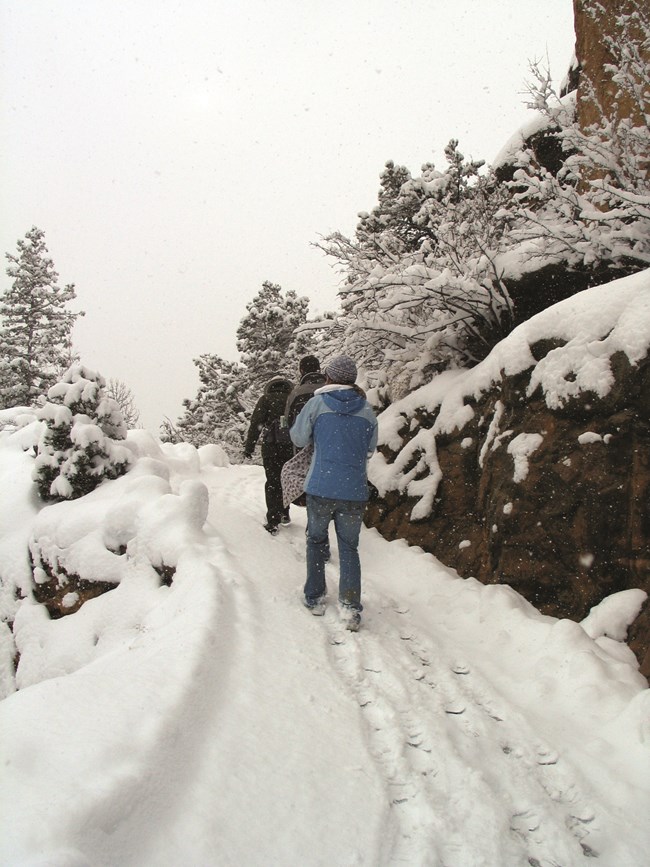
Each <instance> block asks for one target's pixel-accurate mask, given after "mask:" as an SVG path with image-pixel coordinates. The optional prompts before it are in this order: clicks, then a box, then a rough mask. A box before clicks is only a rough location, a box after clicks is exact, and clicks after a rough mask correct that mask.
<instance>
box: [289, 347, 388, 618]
mask: <svg viewBox="0 0 650 867" xmlns="http://www.w3.org/2000/svg"><path fill="white" fill-rule="evenodd" d="M325 374H326V377H327V381H326V384H325V386H323V387H322V388H319V389H318V390H317V391H316V393H315V394H314V396H313V397H312V398H311V399H310V400H309V402H308V403H307V404H306V405H305V406H304V407H303V409H302V411H301V412H300V415H299V416H298V418H297V419H296V422H295V424H294V425H293V427H292V428H291V439H292V440H293V443H294V445H296V446H298V447H299V448H305V446H307V445H309V444H310V443H312V444H313V446H314V456H313V458H312V461H311V465H310V467H309V470H308V472H307V478H306V479H305V485H304V488H305V493H306V494H307V580H306V582H305V588H304V593H305V599H304V604H305V605H306V607H307V608H309V609H310V610H311V611H312V613H313V614H322V613H323V612H324V597H325V593H326V584H325V561H326V556H327V530H328V527H329V524H330V521H332V520H333V521H334V529H335V530H336V537H337V539H338V546H339V562H340V578H339V604H340V606H341V619H342V620H343V621H344V623H345V625H346V627H347V628H348V629H351V630H356V629H358V628H359V623H360V620H361V611H362V607H363V606H362V605H361V566H360V562H359V550H358V548H359V534H360V532H361V524H362V521H363V513H364V510H365V505H366V501H367V499H368V476H367V469H366V467H367V462H368V458H369V456H370V455H371V454H372V453H373V452H374V450H375V448H376V446H377V419H376V418H375V414H374V412H373V411H372V407H371V406H370V404H369V403H368V401H367V400H366V399H365V397H363V393H362V392H361V390H360V389H358V388H357V386H355V384H354V383H355V380H356V377H357V368H356V365H355V363H354V361H353V360H352V359H351V358H349V357H348V356H347V355H339V356H337V357H336V358H333V359H332V360H331V361H330V362H329V364H328V365H327V367H326V368H325Z"/></svg>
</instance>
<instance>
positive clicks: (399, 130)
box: [0, 0, 574, 429]
mask: <svg viewBox="0 0 650 867" xmlns="http://www.w3.org/2000/svg"><path fill="white" fill-rule="evenodd" d="M0 14H1V18H0V74H1V86H2V109H1V111H2V115H1V117H0V160H1V176H0V183H1V184H2V204H1V208H2V212H1V219H0V252H2V253H4V252H15V250H16V241H17V239H18V238H22V237H24V235H25V232H26V231H27V230H28V229H29V228H30V227H31V226H32V225H37V226H39V227H40V228H41V229H43V230H44V231H45V237H46V242H47V245H48V248H49V251H50V255H51V256H52V258H53V260H54V264H55V267H56V269H57V270H58V272H59V274H60V279H61V282H65V283H68V282H72V283H75V285H76V287H77V293H78V305H79V307H81V308H83V309H84V310H85V311H86V316H85V318H84V319H81V320H79V322H78V324H77V325H76V327H75V331H74V342H75V346H76V348H77V349H78V351H79V352H80V353H81V358H82V361H83V362H84V363H85V364H87V365H88V366H89V367H91V368H94V369H96V370H99V371H100V372H101V373H102V374H103V375H104V376H105V377H106V378H109V377H114V378H117V379H121V380H123V381H124V382H126V383H127V385H129V386H130V387H131V389H132V390H133V392H134V394H135V397H136V402H137V404H138V406H139V408H140V410H141V412H142V415H143V421H144V422H145V424H146V425H147V426H149V427H151V428H153V429H156V428H157V426H158V425H159V424H160V422H161V421H162V418H163V416H169V417H171V418H172V419H176V418H177V417H178V415H179V414H180V412H181V409H182V407H181V402H182V399H183V398H185V397H193V396H194V395H195V393H196V390H197V387H198V376H197V375H196V369H195V367H194V365H193V363H192V359H193V358H194V357H196V356H198V355H199V354H201V353H204V352H214V353H217V354H220V355H222V356H224V357H226V358H230V359H235V358H237V353H236V349H235V331H236V328H237V325H238V324H239V321H240V319H241V318H242V316H243V315H244V314H245V305H246V303H247V302H248V301H249V300H251V299H252V298H253V297H254V295H255V294H256V293H257V292H258V291H259V289H260V288H261V284H262V282H263V281H264V280H271V281H273V282H275V283H280V284H281V285H282V287H283V288H284V289H295V290H296V291H297V292H298V293H299V294H304V295H307V296H308V297H310V298H311V299H312V307H311V310H312V312H318V311H322V310H325V309H333V308H334V307H335V306H336V288H337V283H338V279H339V278H338V277H337V274H336V272H334V271H333V270H332V267H331V265H330V263H329V262H328V261H327V260H326V259H325V258H324V257H323V255H322V254H321V253H320V252H319V251H318V250H316V249H314V248H313V247H312V246H311V244H312V242H314V241H315V240H317V238H318V236H319V235H320V234H327V233H328V232H330V231H333V230H335V229H340V230H341V231H343V232H345V233H351V232H352V231H353V229H354V225H355V223H356V215H357V213H358V212H359V211H361V210H369V209H370V208H371V207H372V206H373V205H374V204H375V203H376V194H377V190H378V187H379V180H378V179H379V174H380V172H381V170H382V167H383V165H384V163H385V162H386V160H388V159H394V160H395V162H397V163H400V164H404V165H406V166H408V167H409V169H411V171H413V172H417V171H418V170H419V168H420V166H421V164H422V163H423V162H425V161H428V160H432V159H433V160H434V161H435V162H436V164H439V165H440V166H443V164H444V160H443V157H442V150H443V148H444V145H445V144H446V143H447V141H448V140H449V139H450V138H452V137H455V138H458V139H460V149H461V151H462V152H463V153H465V155H466V156H472V157H474V158H477V159H478V158H481V159H485V160H487V161H488V162H490V161H491V160H492V159H493V158H494V157H495V156H496V154H497V152H498V151H499V150H500V148H501V146H502V145H503V144H504V142H505V140H507V139H508V138H509V136H510V135H511V133H513V132H514V131H515V130H516V129H517V127H518V126H519V125H520V124H521V122H522V121H523V120H525V119H526V116H527V114H526V109H525V107H524V104H523V103H524V96H523V89H524V88H523V84H524V81H525V80H526V79H527V78H528V77H529V75H528V62H529V60H532V59H544V58H546V57H548V60H549V62H550V67H551V71H552V74H553V77H554V79H555V80H556V82H559V81H560V80H561V79H562V78H563V77H564V74H565V72H566V69H567V67H568V64H569V61H570V59H571V55H572V52H573V45H574V31H573V10H572V2H571V0H545V2H544V3H543V4H542V3H540V2H539V0H498V2H494V3H490V4H488V3H485V0H455V2H454V3H450V2H449V0H273V2H266V0H236V2H235V0H182V2H179V0H129V2H124V0H0ZM8 286H9V278H8V277H6V275H4V268H3V271H2V275H1V276H0V290H2V291H4V290H6V289H7V288H8Z"/></svg>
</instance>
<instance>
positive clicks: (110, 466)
mask: <svg viewBox="0 0 650 867" xmlns="http://www.w3.org/2000/svg"><path fill="white" fill-rule="evenodd" d="M105 386H106V382H105V380H104V378H103V377H102V376H100V375H99V374H98V373H95V372H94V371H92V370H89V369H88V368H86V367H83V366H82V365H80V364H77V365H73V366H72V367H71V368H70V369H69V370H68V371H66V373H65V374H64V376H63V379H62V380H61V382H59V383H57V384H56V385H54V386H52V388H50V390H49V391H48V395H47V398H48V402H47V403H46V404H45V405H44V407H43V408H42V409H41V410H40V412H39V417H40V418H41V419H42V420H43V421H45V430H44V432H43V434H42V435H41V439H40V441H39V443H38V446H37V453H36V461H35V465H34V480H35V482H36V485H37V488H38V492H39V494H40V496H41V498H42V499H43V500H74V499H76V498H77V497H82V496H84V494H88V493H90V491H92V490H94V489H95V488H96V487H97V485H99V483H100V482H102V481H103V480H104V479H116V478H118V476H121V475H123V474H124V473H125V472H126V471H127V470H128V468H129V466H130V464H131V457H132V456H131V452H130V451H129V450H128V449H127V448H126V447H125V446H124V445H122V444H121V442H122V441H123V440H124V439H125V438H126V425H125V424H124V419H123V417H122V413H121V412H120V408H119V406H118V405H117V403H116V402H115V401H114V400H113V399H112V398H110V397H107V396H106V393H105Z"/></svg>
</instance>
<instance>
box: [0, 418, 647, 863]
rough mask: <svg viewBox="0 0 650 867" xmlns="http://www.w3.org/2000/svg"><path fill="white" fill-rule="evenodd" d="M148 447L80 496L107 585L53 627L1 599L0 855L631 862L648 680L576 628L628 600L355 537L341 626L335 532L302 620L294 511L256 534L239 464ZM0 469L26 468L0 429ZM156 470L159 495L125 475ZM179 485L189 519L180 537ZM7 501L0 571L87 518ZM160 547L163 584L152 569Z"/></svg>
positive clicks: (254, 498) (258, 518)
mask: <svg viewBox="0 0 650 867" xmlns="http://www.w3.org/2000/svg"><path fill="white" fill-rule="evenodd" d="M143 436H144V435H143V434H139V437H140V449H141V451H142V450H143V443H144V440H143ZM155 451H156V450H155V448H154V447H153V446H150V448H149V455H148V456H144V457H142V458H141V459H140V461H139V462H138V464H137V466H136V473H135V475H134V476H133V477H132V479H131V481H127V480H128V479H129V476H131V473H129V474H127V476H126V477H124V478H123V479H120V480H117V481H115V482H108V483H105V484H104V485H102V486H101V488H100V489H98V491H97V492H95V493H96V494H97V497H96V498H95V500H92V501H90V502H91V504H92V503H93V502H95V503H96V502H97V498H99V497H100V496H101V497H102V498H103V502H104V503H105V514H106V516H107V517H106V519H105V521H104V523H103V525H102V526H101V530H102V532H103V533H107V532H108V531H109V530H111V531H114V530H115V528H116V527H122V528H123V527H126V526H127V525H128V526H133V527H135V528H136V531H138V528H139V532H140V538H138V537H137V536H136V537H134V539H132V540H131V541H130V542H129V546H128V549H127V553H126V554H125V555H123V559H122V560H120V563H121V564H122V565H121V567H120V568H121V569H122V571H121V573H120V575H121V580H120V583H119V585H118V586H117V587H116V589H115V590H113V591H110V592H109V593H106V594H104V595H103V596H100V597H98V598H96V599H94V600H91V601H89V602H86V603H85V604H84V605H83V606H82V607H81V608H80V609H79V610H78V611H77V612H76V613H74V614H70V615H68V616H66V617H63V618H61V619H58V620H50V619H49V618H48V616H47V614H46V612H45V611H44V609H43V608H42V606H40V605H36V604H34V603H33V602H31V601H30V600H29V599H27V600H24V601H23V602H22V603H20V605H19V608H18V612H17V616H16V628H15V631H16V641H17V644H18V648H19V650H20V654H21V656H20V665H19V668H18V675H17V684H18V686H19V689H18V691H16V692H14V693H12V694H10V695H9V696H8V697H7V698H6V699H5V700H4V701H3V702H2V703H0V750H1V752H2V767H3V773H2V780H1V783H0V785H1V787H2V788H1V802H0V824H1V826H2V833H1V834H0V863H1V864H2V865H7V867H9V865H10V867H18V865H20V867H24V865H30V867H36V865H39V867H45V865H47V867H81V865H84V867H85V865H93V867H99V865H120V867H124V865H133V867H136V865H137V867H143V865H144V867H146V865H152V867H153V865H155V867H172V865H174V867H176V865H201V867H208V865H220V867H221V865H228V867H230V865H232V867H235V865H237V867H242V865H250V867H257V865H259V867H263V865H264V867H265V865H271V864H272V865H302V867H316V865H318V867H321V865H322V867H326V865H327V867H332V865H337V867H353V865H355V867H356V865H369V867H378V865H396V864H407V865H432V867H433V865H445V867H479V865H484V867H509V865H513V867H514V865H525V867H527V865H533V867H551V865H555V867H557V865H562V867H573V865H583V864H589V865H592V864H598V865H601V867H642V865H645V864H646V863H647V862H648V854H649V853H650V838H649V835H648V825H647V816H648V807H649V806H650V785H649V782H648V781H649V779H650V775H648V774H647V770H648V768H649V767H650V765H649V761H650V723H649V721H648V711H649V710H650V701H649V696H650V692H649V691H648V689H647V683H646V681H645V680H644V679H643V678H642V677H641V676H640V675H639V674H638V671H637V668H636V662H635V659H634V657H633V655H632V654H631V652H630V651H629V650H628V649H627V647H626V646H625V645H624V644H623V643H620V642H617V641H613V640H612V639H610V638H599V637H598V636H599V635H603V632H604V631H608V632H609V633H610V634H615V632H616V630H618V632H619V633H620V634H621V637H622V636H623V635H624V632H625V629H624V624H625V622H627V620H629V616H630V608H631V607H632V608H634V607H635V606H636V607H638V604H639V601H640V599H639V598H637V597H634V598H633V597H630V596H629V595H628V594H619V596H618V597H612V598H610V599H609V600H607V605H605V606H603V608H602V609H601V610H600V611H598V612H594V613H593V614H592V615H591V618H590V622H589V623H585V627H584V628H583V627H582V626H581V625H579V624H577V623H573V622H571V621H566V620H564V621H558V620H555V619H553V618H549V617H544V616H542V615H541V614H539V613H538V612H537V611H536V610H535V609H534V608H533V607H532V606H531V605H529V604H528V603H527V602H525V601H524V600H523V599H522V597H520V596H519V595H518V594H517V593H515V592H514V591H513V590H511V589H509V588H507V587H505V586H498V585H497V586H483V585H481V584H479V583H478V582H476V581H474V580H473V579H468V580H463V579H460V578H458V577H457V576H456V575H455V573H453V572H452V571H450V570H449V569H447V568H445V567H444V566H443V565H441V564H440V563H439V562H437V561H436V560H435V559H434V558H433V557H431V556H430V555H427V554H424V553H423V552H422V551H420V550H419V549H415V548H408V547H407V546H406V544H405V543H403V542H391V543H389V542H386V541H385V540H383V539H382V538H381V537H380V536H379V535H378V534H377V533H376V532H375V531H371V530H365V531H364V532H363V534H362V569H363V602H364V605H365V610H364V616H363V625H362V629H361V631H360V632H359V633H357V634H353V633H349V632H347V631H346V630H344V629H343V627H342V626H341V623H340V621H339V618H338V613H337V610H336V604H335V599H336V575H337V562H338V558H337V553H336V547H335V546H334V551H333V557H332V562H331V563H330V564H329V565H328V567H327V568H328V576H327V577H328V585H329V589H330V605H329V607H328V610H327V612H326V614H325V616H324V617H323V618H316V617H312V616H311V615H310V614H309V613H308V612H307V611H305V610H304V609H303V607H302V605H301V597H300V590H301V584H302V581H303V579H304V569H305V554H304V544H305V535H304V531H305V515H304V510H299V509H296V508H294V509H293V510H292V512H293V519H294V520H293V524H292V525H291V526H289V527H286V528H282V532H281V533H280V535H279V536H277V537H276V538H272V537H270V536H269V535H268V534H267V533H265V532H264V530H263V529H262V526H261V525H262V520H263V515H264V506H263V474H262V471H261V469H260V468H257V467H251V466H232V467H230V466H221V467H216V466H213V465H211V463H210V461H205V460H204V461H200V460H199V459H198V457H197V455H196V453H194V454H193V455H192V453H191V450H190V449H189V448H188V447H187V446H184V447H182V448H176V449H174V448H172V447H166V449H164V450H161V451H160V452H157V453H156V456H155V458H153V457H152V454H154V452H155ZM3 461H4V463H3ZM3 467H4V470H5V471H6V476H7V477H11V478H24V477H25V476H24V474H25V472H26V471H28V467H27V463H26V460H25V457H24V456H23V455H22V453H19V452H18V451H17V450H16V449H15V448H9V446H8V441H0V471H2V469H3ZM162 468H166V471H167V480H168V481H167V483H168V489H166V492H161V490H160V484H159V483H156V484H153V483H151V482H149V481H147V479H148V478H157V479H159V480H160V479H161V478H162V477H163V476H165V472H163V471H162ZM154 470H155V472H154ZM132 472H133V471H132ZM138 478H139V479H140V481H139V482H138V486H139V487H138V490H139V491H140V494H142V491H143V490H144V489H147V490H150V491H151V494H150V495H151V498H152V502H151V504H150V507H151V508H150V512H149V513H148V515H147V514H145V513H144V512H143V513H141V514H140V516H139V517H138V515H135V513H134V511H133V509H134V508H135V506H134V497H133V495H132V493H133V492H132V489H129V490H130V491H131V493H129V490H127V489H126V488H125V485H127V486H128V485H134V484H135V481H134V480H137V479H138ZM142 479H144V480H145V481H144V482H143V481H142ZM188 486H189V487H188ZM202 486H205V489H204V490H205V491H207V492H209V511H208V519H207V523H206V524H205V526H204V527H203V528H202V529H201V530H200V531H199V530H197V529H196V526H195V527H194V530H193V531H192V533H191V534H190V536H188V534H187V532H186V529H187V526H188V520H187V519H188V512H189V513H191V514H190V517H192V519H193V520H194V521H195V523H196V516H197V514H200V509H199V511H197V505H196V504H197V503H200V502H202V501H203V499H204V498H203V496H202V494H201V490H202ZM188 491H189V494H188ZM1 496H2V493H1V492H0V497H1ZM13 496H14V498H15V500H16V502H15V512H16V514H17V515H19V516H20V518H19V524H18V519H16V522H12V519H11V514H12V513H11V511H10V510H9V509H7V508H6V504H5V507H4V511H3V515H4V517H5V519H6V521H7V523H6V524H5V525H4V527H5V528H7V532H5V529H4V528H3V535H2V540H1V541H0V544H2V545H3V548H2V551H3V563H4V562H8V560H7V558H8V557H9V555H10V554H12V556H13V559H11V558H9V559H11V562H12V563H14V564H15V563H17V562H19V561H20V545H22V544H24V541H25V539H26V537H27V536H28V535H29V528H30V526H34V525H35V522H36V521H39V522H40V526H41V527H42V528H43V527H47V529H48V532H49V533H50V534H52V538H55V537H56V535H57V533H60V532H62V528H63V525H64V524H65V528H66V532H67V533H69V532H70V527H71V526H73V525H74V524H75V519H76V520H77V521H78V522H79V524H81V523H82V522H84V521H86V520H87V518H88V515H89V514H90V512H91V511H92V510H89V508H88V504H87V503H86V504H84V500H80V501H76V502H75V503H73V504H69V503H68V504H60V505H58V506H48V507H46V509H43V510H41V512H40V515H38V516H37V515H36V510H35V509H34V507H33V504H32V505H31V507H30V506H29V492H28V491H27V488H26V486H23V487H21V486H20V485H19V484H16V485H15V486H14V489H13ZM160 496H162V497H163V498H164V499H163V500H161V501H158V506H156V505H155V503H154V501H155V498H157V497H160ZM84 499H87V498H84ZM145 499H146V498H145ZM140 502H141V501H140V500H138V503H140ZM161 504H162V505H161ZM30 509H31V510H30ZM129 509H130V510H131V511H130V512H129V511H128V510H129ZM95 512H96V509H95ZM127 513H128V514H127ZM156 513H157V514H159V515H160V516H162V515H163V513H164V516H165V520H164V521H160V522H158V523H156V521H154V520H153V515H154V514H156ZM57 515H61V521H62V522H63V523H62V524H61V525H59V523H58V520H57ZM143 515H144V517H143ZM120 516H121V517H120ZM63 518H65V521H63ZM118 519H119V520H118ZM190 523H191V521H190ZM100 524H101V522H100ZM88 527H89V530H88V532H89V533H90V534H94V535H93V536H92V538H93V539H96V538H98V536H97V527H96V525H92V526H91V524H88ZM93 527H94V529H93ZM165 528H166V529H165ZM43 532H44V531H43ZM52 544H54V543H52ZM164 545H166V546H167V549H166V556H167V557H168V558H169V557H170V556H171V557H172V558H173V559H175V564H176V572H175V576H174V580H173V583H172V584H171V586H169V587H167V586H160V582H159V579H158V576H157V574H156V573H155V572H154V571H153V568H152V560H155V558H156V550H160V549H161V548H162V547H163V546H164ZM156 546H157V549H156ZM154 549H156V550H154ZM21 568H23V569H24V568H26V567H25V566H24V564H23V566H22V567H21V566H20V565H18V566H15V565H14V566H13V567H12V569H13V570H14V572H15V571H16V570H17V572H18V573H19V572H20V569H21ZM0 569H2V567H1V566H0ZM14 572H12V575H14ZM3 574H4V573H3ZM14 577H15V576H14ZM23 579H24V576H23V578H22V579H21V578H20V575H19V576H18V577H17V578H15V581H16V583H20V580H23ZM632 592H633V591H632ZM605 625H606V626H607V630H605V628H604V627H605ZM588 633H589V634H588ZM590 636H594V637H590Z"/></svg>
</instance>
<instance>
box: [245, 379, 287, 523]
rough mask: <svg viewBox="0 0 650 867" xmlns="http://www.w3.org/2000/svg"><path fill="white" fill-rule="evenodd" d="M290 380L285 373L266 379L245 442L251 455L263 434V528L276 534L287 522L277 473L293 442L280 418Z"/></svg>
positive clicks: (250, 455)
mask: <svg viewBox="0 0 650 867" xmlns="http://www.w3.org/2000/svg"><path fill="white" fill-rule="evenodd" d="M292 388H293V383H292V382H291V381H290V380H289V379H287V378H286V377H284V376H274V377H273V379H271V380H269V382H268V383H267V384H266V387H265V389H264V393H263V394H262V396H261V397H260V399H259V400H258V401H257V404H256V405H255V409H254V410H253V415H252V416H251V423H250V425H249V428H248V434H247V435H246V441H245V443H244V457H245V458H251V457H252V456H253V451H254V450H255V446H256V444H257V441H258V439H259V437H260V434H262V464H263V466H264V472H265V474H266V483H265V485H264V496H265V499H266V523H265V524H264V529H265V530H267V531H268V532H269V533H271V535H272V536H275V535H276V534H277V532H278V526H279V525H280V524H289V523H291V519H290V517H289V509H288V508H285V507H284V504H283V502H282V485H281V483H280V474H281V472H282V467H283V466H284V464H285V463H286V462H287V461H288V460H289V458H291V457H293V445H292V443H291V439H290V437H289V430H288V428H286V427H285V428H283V427H282V425H281V423H280V420H281V416H282V414H283V412H284V407H285V405H286V402H287V396H288V395H289V393H290V391H291V389H292Z"/></svg>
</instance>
